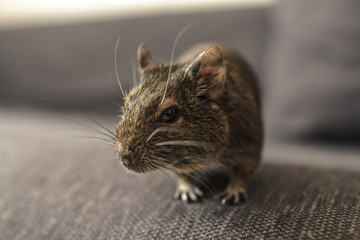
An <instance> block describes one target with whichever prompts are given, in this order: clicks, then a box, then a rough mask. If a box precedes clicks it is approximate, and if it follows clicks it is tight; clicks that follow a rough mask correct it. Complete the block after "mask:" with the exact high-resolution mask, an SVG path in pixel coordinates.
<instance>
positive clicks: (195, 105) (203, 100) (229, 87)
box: [193, 85, 236, 106]
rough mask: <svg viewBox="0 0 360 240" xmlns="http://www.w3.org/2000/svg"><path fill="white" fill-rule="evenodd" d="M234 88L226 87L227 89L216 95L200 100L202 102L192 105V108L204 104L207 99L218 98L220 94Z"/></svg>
mask: <svg viewBox="0 0 360 240" xmlns="http://www.w3.org/2000/svg"><path fill="white" fill-rule="evenodd" d="M234 87H236V85H233V86H231V87H228V88H226V89H224V91H221V92H219V93H217V94H215V95H213V96H211V97H208V98H207V99H205V100H202V101H200V102H198V103H196V104H194V105H193V106H197V105H199V104H201V103H204V102H206V101H208V100H209V99H212V98H214V97H216V96H219V95H220V94H223V93H224V92H226V91H229V90H230V89H232V88H234Z"/></svg>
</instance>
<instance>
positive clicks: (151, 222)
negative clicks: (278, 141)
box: [0, 110, 360, 240]
mask: <svg viewBox="0 0 360 240" xmlns="http://www.w3.org/2000/svg"><path fill="white" fill-rule="evenodd" d="M0 114H1V115H2V116H5V117H3V118H1V119H0V165H1V168H0V193H1V194H0V222H1V224H0V239H12V240H16V239H36V240H38V239H262V238H263V239H280V238H283V239H297V238H300V239H358V238H360V209H359V204H360V174H359V172H353V171H348V170H334V169H328V168H327V167H326V166H324V168H311V167H306V166H298V165H297V166H296V165H291V162H292V160H293V159H292V157H293V154H292V153H291V154H289V155H288V162H289V164H282V165H279V164H276V163H273V162H272V161H271V159H270V158H268V157H267V156H265V160H264V164H263V165H262V166H261V167H260V169H259V171H258V172H257V173H256V175H255V176H254V177H253V178H252V179H251V180H250V182H249V186H248V188H249V189H248V194H249V201H248V202H247V203H243V204H240V205H238V206H223V205H221V204H220V203H219V201H217V200H214V199H213V198H212V197H211V195H212V193H213V191H215V189H216V190H220V188H217V186H220V187H221V186H222V187H224V185H221V184H225V183H226V177H225V176H224V174H223V173H222V172H218V173H217V174H212V175H208V176H211V177H210V178H209V179H208V180H207V181H203V182H204V184H206V185H207V186H208V188H209V189H210V190H211V191H210V192H209V190H207V188H204V187H203V189H204V191H207V192H208V194H207V195H208V196H207V197H206V198H205V199H204V200H203V201H202V202H201V203H195V204H187V203H183V202H181V201H179V200H174V199H172V195H173V193H174V191H175V184H174V182H173V180H172V179H170V178H169V177H168V176H166V175H164V174H162V173H161V172H158V173H153V174H147V175H136V174H130V173H127V172H126V171H125V170H124V169H123V168H122V167H121V166H120V164H119V162H118V161H117V160H112V159H113V155H112V153H113V150H112V148H111V147H110V148H109V147H105V146H104V147H103V146H102V145H98V144H95V145H94V144H90V142H89V141H87V140H86V141H85V142H84V141H81V139H79V138H73V135H72V134H70V132H72V131H73V130H71V131H70V132H69V131H68V130H69V128H70V125H71V124H70V125H69V124H67V122H66V121H65V122H64V121H63V120H59V119H72V118H73V117H72V116H63V115H59V114H58V113H55V114H54V115H52V116H50V117H49V116H48V114H44V113H41V112H36V113H35V112H31V111H30V113H28V112H12V111H5V110H3V111H0ZM19 116H26V119H24V118H19ZM40 119H41V120H40ZM100 121H101V122H106V121H104V120H100ZM65 123H66V124H65ZM66 129H68V130H66ZM82 135H84V134H82ZM82 135H77V136H82ZM304 151H306V150H304ZM298 154H301V152H298ZM318 157H319V156H318ZM310 160H311V159H310ZM339 160H342V161H343V163H344V165H346V158H345V157H343V158H342V159H339ZM325 164H326V163H325ZM208 181H210V183H209V182H208ZM219 184H220V185H219Z"/></svg>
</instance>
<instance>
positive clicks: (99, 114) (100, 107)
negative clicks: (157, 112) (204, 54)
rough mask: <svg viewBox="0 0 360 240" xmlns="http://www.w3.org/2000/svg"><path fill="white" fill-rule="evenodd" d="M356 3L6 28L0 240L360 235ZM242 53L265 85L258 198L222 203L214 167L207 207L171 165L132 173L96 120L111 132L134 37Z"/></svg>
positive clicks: (252, 192) (165, 45)
mask: <svg viewBox="0 0 360 240" xmlns="http://www.w3.org/2000/svg"><path fill="white" fill-rule="evenodd" d="M359 9H360V5H359V2H358V1H356V0H344V1H337V0H316V1H310V0H306V1H303V0H301V1H300V0H297V1H296V0H292V1H280V2H279V3H278V4H277V5H275V6H273V7H269V8H255V9H234V10H231V11H223V12H220V11H219V12H211V13H210V12H208V13H198V14H188V15H171V16H158V17H149V18H138V19H128V20H124V19H123V20H111V21H98V22H91V23H81V24H80V23H79V24H72V25H59V26H47V27H38V28H27V29H12V30H2V31H0V53H1V54H0V239H359V238H360V174H359V172H360V162H359V161H360V148H359V146H360V144H359V143H360V141H359V140H360V124H359V123H360V108H359V103H360V81H359V76H360V49H359V47H358V46H359V44H360V15H359V14H357V13H358V10H359ZM189 23H193V27H192V28H191V29H190V30H189V31H188V32H187V33H186V34H185V35H184V37H183V38H182V39H181V41H180V42H179V46H178V49H177V52H176V53H177V54H178V53H180V52H181V51H183V50H184V49H186V48H187V47H189V46H190V45H192V44H194V43H197V42H202V41H207V42H209V41H211V42H221V43H222V44H225V45H229V46H232V47H233V48H235V49H237V50H239V51H240V52H242V53H243V55H244V56H246V58H247V59H248V60H249V61H250V63H251V64H252V65H253V66H254V69H255V71H256V72H257V74H258V76H259V79H260V81H261V88H262V93H263V94H262V95H263V102H264V104H263V105H264V118H265V125H266V133H267V134H266V136H267V137H266V142H265V149H264V153H263V163H262V165H261V167H260V168H259V170H258V171H257V172H256V174H255V175H254V176H253V178H252V179H251V180H250V182H249V186H248V195H249V201H248V202H246V203H242V204H239V205H236V206H226V205H225V206H224V205H222V204H221V203H220V202H219V201H218V200H216V199H213V195H214V194H216V193H217V192H218V191H220V190H221V189H222V188H223V187H224V186H225V184H226V182H227V180H228V179H227V175H226V173H224V172H223V171H222V170H219V169H213V170H211V171H209V172H208V173H207V174H206V176H202V181H201V182H199V184H200V185H201V187H202V189H203V190H204V192H205V193H206V196H205V198H204V199H203V200H202V201H201V202H200V203H192V204H187V203H183V202H181V201H178V200H174V199H172V194H173V192H174V190H175V184H174V182H173V181H172V179H170V177H169V176H167V174H164V173H162V172H159V173H149V174H145V175H136V174H130V173H128V172H127V171H125V170H124V169H123V168H122V167H121V166H120V164H119V161H118V160H117V159H116V155H115V153H116V151H115V150H114V149H113V147H111V146H108V145H106V144H104V142H102V141H101V140H99V141H98V139H96V138H95V137H96V136H97V135H94V134H93V133H92V132H90V131H89V130H84V128H86V129H88V128H94V127H97V128H100V127H99V126H98V125H97V124H96V123H94V122H93V121H92V120H91V119H94V120H95V121H97V122H99V123H101V124H102V125H104V126H106V127H109V128H111V129H114V126H115V125H116V121H117V114H118V105H119V104H121V94H120V91H119V90H118V87H117V83H116V79H115V74H114V69H113V53H114V52H113V51H114V46H115V41H116V38H117V36H118V35H119V34H120V36H121V41H120V48H119V55H118V61H119V72H120V75H121V81H122V82H123V84H124V86H125V87H126V88H129V87H131V84H132V80H131V79H132V61H133V60H135V56H136V55H135V53H136V48H137V45H138V44H139V43H141V42H145V43H147V45H148V47H149V49H150V50H151V52H152V54H153V58H154V59H156V60H159V61H161V60H164V61H165V60H168V59H169V55H170V50H171V46H172V43H173V41H174V38H175V36H176V34H177V33H178V32H179V31H180V30H181V28H182V27H184V26H185V25H187V24H189Z"/></svg>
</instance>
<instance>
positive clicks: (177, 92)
mask: <svg viewBox="0 0 360 240" xmlns="http://www.w3.org/2000/svg"><path fill="white" fill-rule="evenodd" d="M200 49H201V51H204V49H205V48H203V47H195V48H193V49H191V50H190V51H189V52H187V53H186V54H184V55H183V57H182V58H181V59H180V60H181V62H182V63H178V64H174V65H173V66H172V71H171V75H170V78H169V81H168V87H167V91H166V95H165V98H164V100H163V95H164V92H165V87H166V83H167V80H168V74H169V68H170V66H169V64H159V65H157V64H153V62H152V60H151V57H150V53H149V51H148V50H147V49H146V47H145V45H140V47H139V51H138V54H139V55H138V58H139V62H140V67H141V69H140V76H141V83H140V85H139V86H137V87H135V88H134V89H132V90H131V92H130V93H129V94H128V96H127V97H126V100H125V104H124V107H123V119H122V121H121V122H120V123H119V125H118V127H117V131H116V133H117V140H116V144H117V146H118V149H119V155H120V157H121V156H124V155H130V156H131V157H132V164H131V165H130V166H127V167H128V168H129V169H131V170H133V171H135V172H146V171H150V170H154V169H158V168H165V169H168V170H170V171H172V172H174V173H175V174H176V175H178V176H179V177H180V178H181V179H182V180H184V182H181V181H180V182H179V186H180V185H181V184H188V185H189V186H188V187H189V189H190V190H189V191H185V192H182V193H180V197H181V198H182V199H183V200H184V199H185V198H186V199H187V197H186V196H185V195H184V196H185V197H184V196H183V195H181V194H189V196H190V198H191V199H193V200H194V198H193V196H192V194H193V193H194V191H192V190H191V189H194V187H193V186H192V185H191V183H189V182H188V177H186V176H191V175H192V174H193V173H194V172H196V171H198V170H201V169H203V168H205V167H207V166H208V165H210V164H212V163H219V164H221V165H222V166H224V167H226V168H227V169H228V170H229V172H230V176H231V178H230V184H229V187H228V189H227V190H226V191H225V192H224V193H223V194H222V197H223V203H224V202H226V203H227V202H235V203H236V202H237V200H238V198H239V197H245V196H246V193H245V182H246V179H247V178H248V177H249V176H250V175H251V174H252V173H253V171H254V170H255V169H256V167H257V165H258V163H259V161H260V158H261V149H262V141H263V128H262V120H261V115H260V100H259V94H258V90H257V84H256V79H255V76H254V74H253V73H252V71H251V69H250V67H249V66H248V64H247V63H246V62H245V61H244V60H243V59H242V58H241V57H240V56H238V55H237V54H236V53H234V52H233V51H230V50H228V49H226V48H222V49H221V50H220V49H219V48H217V47H216V46H210V47H209V48H207V50H206V51H204V52H203V53H201V51H199V50H200ZM196 56H198V57H197V58H195V57H196ZM162 100H163V101H162ZM171 106H177V107H178V109H180V117H179V119H178V120H177V121H176V122H174V123H164V122H161V121H159V120H158V118H159V115H160V114H161V112H162V111H163V110H164V109H166V108H167V107H171ZM157 129H158V130H163V131H158V132H155V134H153V136H151V134H152V133H154V131H155V130H157ZM149 136H151V138H150V139H149ZM147 140H148V141H147ZM168 141H186V142H187V143H186V144H189V145H170V146H168V145H161V144H160V145H161V146H159V143H164V142H165V143H166V142H168ZM194 141H196V142H197V143H194ZM198 142H200V143H199V145H196V144H198ZM156 144H158V145H156ZM184 144H185V143H184ZM194 144H195V145H194ZM181 186H183V185H181ZM179 189H180V188H179ZM195 190H196V189H195ZM195 192H197V190H196V191H195ZM198 195H199V194H198ZM196 199H197V198H196Z"/></svg>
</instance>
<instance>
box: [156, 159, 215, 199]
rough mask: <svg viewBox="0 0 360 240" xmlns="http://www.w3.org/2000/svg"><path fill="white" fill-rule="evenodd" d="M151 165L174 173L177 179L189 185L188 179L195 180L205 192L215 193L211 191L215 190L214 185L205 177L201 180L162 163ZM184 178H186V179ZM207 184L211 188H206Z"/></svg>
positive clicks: (194, 175)
mask: <svg viewBox="0 0 360 240" xmlns="http://www.w3.org/2000/svg"><path fill="white" fill-rule="evenodd" d="M153 164H154V165H155V166H157V167H159V168H163V169H166V170H169V171H170V172H172V173H174V174H175V175H176V176H177V177H179V178H181V179H183V180H184V181H185V182H188V183H189V184H191V185H192V183H191V182H189V180H188V179H191V180H195V181H197V182H198V183H200V184H201V185H202V186H203V187H205V188H206V190H207V191H209V192H210V193H212V194H214V193H215V191H214V190H213V189H215V187H214V185H213V184H212V183H211V182H210V180H208V179H206V177H205V175H203V176H204V179H202V178H199V177H197V176H196V174H190V173H186V172H182V171H181V170H179V169H176V168H174V167H173V166H171V165H166V164H164V163H163V162H156V163H155V162H154V163H153ZM197 173H199V174H201V172H197ZM184 176H185V178H184ZM186 178H188V179H186ZM208 184H209V185H211V188H210V187H209V186H208Z"/></svg>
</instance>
